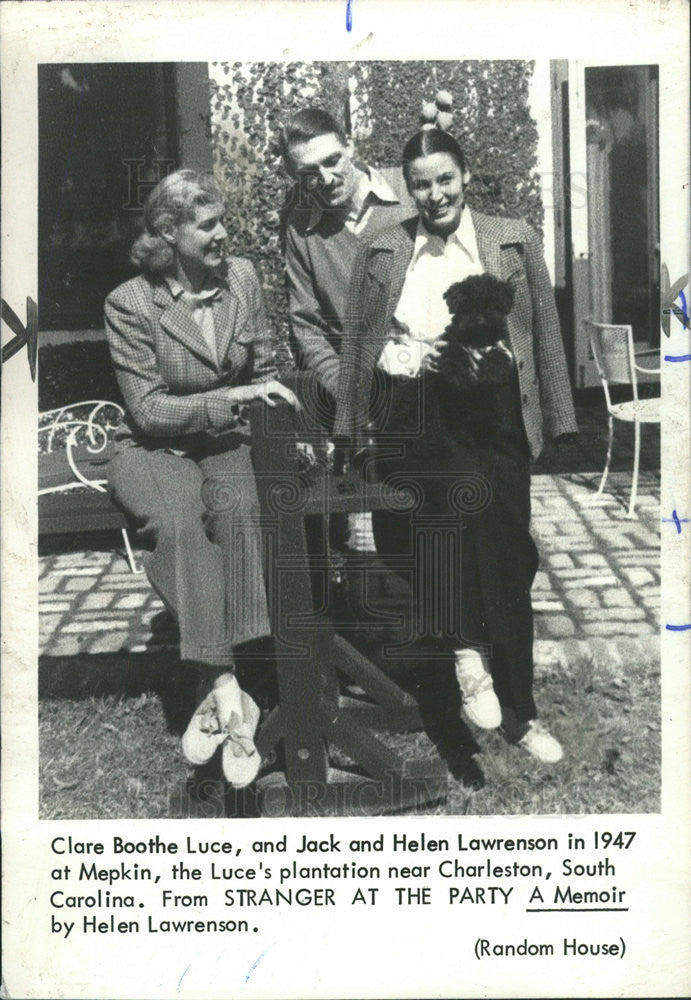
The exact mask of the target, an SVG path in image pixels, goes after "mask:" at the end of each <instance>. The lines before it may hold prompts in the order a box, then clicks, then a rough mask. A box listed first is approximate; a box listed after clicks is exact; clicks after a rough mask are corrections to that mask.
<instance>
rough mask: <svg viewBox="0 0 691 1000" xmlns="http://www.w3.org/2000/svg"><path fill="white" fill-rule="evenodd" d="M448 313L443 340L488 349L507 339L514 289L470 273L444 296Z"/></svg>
mask: <svg viewBox="0 0 691 1000" xmlns="http://www.w3.org/2000/svg"><path fill="white" fill-rule="evenodd" d="M444 298H445V299H446V303H447V305H448V307H449V312H450V313H451V322H450V323H449V325H448V327H447V328H446V337H447V338H449V339H456V340H458V341H460V342H461V343H462V344H465V345H466V346H468V347H489V346H491V345H492V344H496V343H497V342H498V341H500V340H505V339H506V337H507V329H506V317H507V316H508V314H509V312H510V311H511V306H512V305H513V298H514V289H513V285H511V284H509V282H508V281H500V279H499V278H494V277H492V275H490V274H472V275H470V277H468V278H465V279H464V280H463V281H457V282H456V283H455V284H453V285H451V287H450V288H449V289H448V290H447V291H446V292H445V293H444Z"/></svg>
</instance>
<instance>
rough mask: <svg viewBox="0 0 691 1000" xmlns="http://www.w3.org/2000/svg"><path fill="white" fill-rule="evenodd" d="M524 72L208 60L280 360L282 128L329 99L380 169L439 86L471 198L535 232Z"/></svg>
mask: <svg viewBox="0 0 691 1000" xmlns="http://www.w3.org/2000/svg"><path fill="white" fill-rule="evenodd" d="M531 72H532V64H531V63H528V62H524V61H519V60H507V61H491V62H490V61H462V62H446V61H444V62H360V63H343V62H315V63H239V62H237V63H213V64H211V65H210V67H209V75H210V87H211V134H212V144H213V153H214V164H215V170H216V173H217V176H218V179H219V181H220V182H221V184H222V185H223V187H224V189H225V191H226V194H227V204H228V216H227V228H228V231H229V235H230V240H231V243H232V245H233V248H234V250H235V252H237V253H239V254H242V255H243V256H247V257H249V258H250V259H251V260H252V261H253V262H254V263H255V265H256V266H257V267H258V269H259V271H260V273H261V276H262V280H263V284H264V288H265V292H266V300H267V307H268V309H269V313H270V315H271V317H272V320H273V322H274V325H275V329H276V333H277V335H278V337H279V342H280V343H281V344H282V345H283V349H282V352H281V358H282V360H283V362H284V363H286V364H287V363H289V355H288V354H287V349H286V348H285V346H284V345H285V342H286V338H287V317H286V313H287V298H286V293H285V287H284V271H283V260H282V253H281V240H280V223H281V215H280V213H281V209H282V208H283V207H284V205H285V204H286V202H287V199H288V197H289V193H290V182H289V179H288V178H287V176H286V174H285V173H284V171H283V168H282V166H281V161H280V155H279V150H278V134H279V131H280V128H281V126H282V125H283V124H284V123H285V122H286V121H287V120H289V119H290V118H291V116H292V115H293V114H295V112H297V111H299V110H300V109H301V108H304V107H309V106H312V105H319V106H322V107H325V108H326V109H327V110H329V111H331V112H332V113H333V114H335V115H336V116H337V117H338V118H340V119H341V120H342V121H345V124H346V127H347V129H348V130H349V131H350V132H351V134H352V138H353V141H354V145H355V151H356V155H357V156H359V157H360V158H361V159H363V160H365V161H366V162H369V163H371V164H373V165H374V166H378V167H393V166H398V165H399V163H400V155H401V150H402V148H403V146H404V144H405V142H406V140H407V139H408V138H409V137H410V136H411V135H412V134H413V132H415V131H417V129H418V128H419V127H420V109H421V105H422V102H423V101H429V100H433V99H434V95H435V92H436V90H437V88H438V87H441V88H443V89H444V90H447V91H449V93H450V94H451V96H452V98H453V124H452V126H451V127H450V129H449V131H451V132H452V134H453V135H454V136H455V137H456V138H457V139H459V141H460V142H461V145H462V146H463V148H464V150H465V151H466V154H467V158H468V166H469V169H470V171H471V174H472V180H471V186H470V188H469V192H468V197H469V200H470V201H471V203H472V204H473V205H474V206H475V207H477V208H479V209H481V210H483V211H486V212H487V213H489V214H493V215H509V216H523V217H525V218H527V219H528V220H529V221H530V222H531V223H532V225H533V226H535V227H536V228H537V229H541V226H542V218H543V209H542V201H541V197H540V186H539V178H538V177H537V175H536V174H535V163H536V147H537V129H536V126H535V123H534V121H533V120H532V118H531V116H530V108H529V102H528V87H529V81H530V75H531Z"/></svg>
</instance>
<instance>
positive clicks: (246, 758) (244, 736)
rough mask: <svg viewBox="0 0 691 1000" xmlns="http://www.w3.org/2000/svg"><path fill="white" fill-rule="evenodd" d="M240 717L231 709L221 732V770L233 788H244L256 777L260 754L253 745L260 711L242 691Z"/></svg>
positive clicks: (259, 765) (259, 764)
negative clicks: (223, 730)
mask: <svg viewBox="0 0 691 1000" xmlns="http://www.w3.org/2000/svg"><path fill="white" fill-rule="evenodd" d="M241 700H242V718H241V717H240V716H239V715H238V713H237V712H232V713H231V716H230V719H229V720H228V723H227V726H226V732H225V733H224V734H223V736H224V740H225V742H224V743H223V757H222V762H223V774H224V776H225V779H226V781H227V782H228V783H229V784H231V785H234V786H235V788H244V787H245V786H246V785H249V784H251V783H252V782H253V781H254V779H255V778H256V777H257V774H258V772H259V768H260V767H261V762H262V760H261V756H260V754H259V752H258V750H257V748H256V746H255V745H254V734H255V733H256V731H257V726H258V725H259V717H260V715H261V711H260V708H259V706H258V705H257V703H256V702H255V701H254V699H253V698H250V696H249V695H248V694H247V692H246V691H243V692H242V695H241Z"/></svg>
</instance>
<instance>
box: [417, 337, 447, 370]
mask: <svg viewBox="0 0 691 1000" xmlns="http://www.w3.org/2000/svg"><path fill="white" fill-rule="evenodd" d="M446 346H447V341H446V340H445V339H444V338H443V337H440V338H439V340H435V341H434V343H433V344H430V345H429V347H428V350H427V354H425V356H424V357H423V359H422V361H421V362H420V367H421V368H422V369H424V371H426V372H438V371H439V362H440V360H441V356H442V351H443V350H444V348H445V347H446Z"/></svg>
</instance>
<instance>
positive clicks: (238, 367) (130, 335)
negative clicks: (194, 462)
mask: <svg viewBox="0 0 691 1000" xmlns="http://www.w3.org/2000/svg"><path fill="white" fill-rule="evenodd" d="M212 310H213V318H214V328H215V333H216V343H217V354H218V361H216V359H215V358H214V357H213V356H212V354H211V351H210V349H209V347H208V345H207V343H206V341H205V340H204V337H203V335H202V332H201V330H200V328H199V326H198V325H197V323H195V321H194V319H193V317H192V312H191V309H190V307H189V305H187V304H186V303H185V302H184V301H183V299H182V298H181V297H176V296H174V295H173V293H172V292H171V290H170V288H169V287H168V284H167V283H166V282H165V280H162V279H161V280H156V279H152V278H150V277H148V276H147V275H139V276H138V277H136V278H132V279H131V280H130V281H126V282H125V283H124V284H123V285H120V286H119V287H118V288H116V289H115V291H113V292H111V294H110V295H109V296H108V298H107V299H106V305H105V320H106V336H107V339H108V345H109V348H110V353H111V357H112V360H113V365H114V367H115V373H116V376H117V380H118V384H119V386H120V390H121V392H122V395H123V397H124V400H125V405H126V408H127V414H126V417H125V421H124V423H123V425H122V426H121V428H120V429H119V430H118V433H117V435H116V439H117V440H120V441H126V440H127V439H128V438H131V439H134V440H138V441H143V440H145V439H150V440H151V439H153V440H152V443H153V444H155V443H156V439H158V440H159V442H160V439H162V438H163V439H165V445H166V446H168V447H170V446H171V444H172V442H173V441H175V440H176V439H178V438H180V439H182V441H183V442H184V440H185V438H186V437H187V436H189V435H191V434H197V433H200V432H202V433H204V432H205V433H207V434H212V435H214V434H220V433H223V432H224V431H227V430H230V429H231V428H233V427H235V426H236V425H237V424H238V423H239V421H240V414H239V408H238V407H237V406H233V405H232V404H231V401H230V399H229V398H228V389H229V388H230V387H232V386H236V385H240V384H247V383H248V382H261V381H266V380H267V379H271V378H275V377H276V369H275V366H274V351H273V343H272V336H271V330H270V326H269V320H268V317H267V315H266V311H265V308H264V303H263V298H262V291H261V287H260V284H259V279H258V277H257V274H256V272H255V270H254V267H253V266H252V264H251V263H250V262H249V261H248V260H245V259H244V258H241V257H231V258H230V260H229V262H228V267H227V275H226V276H225V278H224V279H222V280H221V281H220V290H219V293H218V295H217V296H216V297H215V298H214V300H213V303H212ZM161 443H162V442H161Z"/></svg>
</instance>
